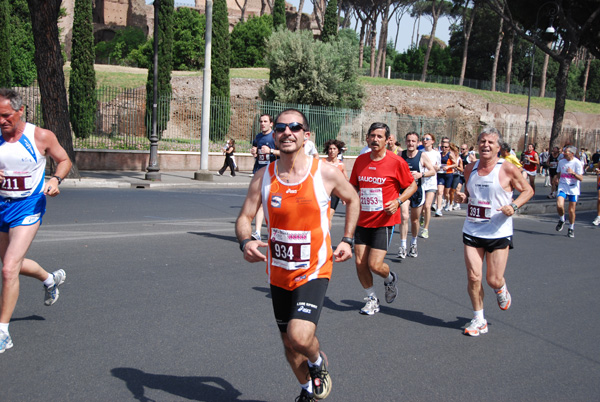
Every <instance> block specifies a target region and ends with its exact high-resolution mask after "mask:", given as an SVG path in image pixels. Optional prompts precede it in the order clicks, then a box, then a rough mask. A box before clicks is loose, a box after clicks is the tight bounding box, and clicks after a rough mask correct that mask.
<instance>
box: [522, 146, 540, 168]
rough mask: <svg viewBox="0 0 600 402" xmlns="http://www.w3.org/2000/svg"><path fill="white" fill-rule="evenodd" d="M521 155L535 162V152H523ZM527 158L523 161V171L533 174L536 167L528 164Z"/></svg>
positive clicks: (530, 163) (531, 163)
mask: <svg viewBox="0 0 600 402" xmlns="http://www.w3.org/2000/svg"><path fill="white" fill-rule="evenodd" d="M523 154H524V155H525V156H528V157H529V158H531V160H535V156H536V155H537V152H535V151H531V152H524V153H523ZM529 158H524V159H523V169H525V170H527V171H529V172H535V170H536V169H537V165H536V164H535V163H533V162H530V161H529V160H530V159H529ZM538 159H539V157H538Z"/></svg>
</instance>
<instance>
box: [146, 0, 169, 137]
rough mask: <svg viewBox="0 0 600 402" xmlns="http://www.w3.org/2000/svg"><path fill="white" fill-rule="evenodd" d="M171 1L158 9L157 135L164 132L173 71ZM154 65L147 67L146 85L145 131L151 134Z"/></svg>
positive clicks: (167, 1) (161, 2)
mask: <svg viewBox="0 0 600 402" xmlns="http://www.w3.org/2000/svg"><path fill="white" fill-rule="evenodd" d="M173 6H174V4H173V0H161V1H160V2H159V9H158V20H159V22H158V27H157V28H158V94H157V95H158V96H157V99H158V103H159V107H158V116H157V135H158V137H159V138H160V137H161V135H162V132H163V131H165V130H166V128H167V123H168V122H169V115H170V105H169V101H170V97H171V93H172V92H173V89H172V87H171V71H172V70H173ZM153 84H154V63H150V65H149V67H148V81H147V83H146V94H147V98H146V129H147V132H148V137H150V135H151V133H152V106H153V99H154V85H153Z"/></svg>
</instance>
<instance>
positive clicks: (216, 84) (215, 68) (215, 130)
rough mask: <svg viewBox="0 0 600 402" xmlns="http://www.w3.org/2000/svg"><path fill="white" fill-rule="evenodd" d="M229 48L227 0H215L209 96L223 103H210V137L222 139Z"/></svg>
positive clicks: (227, 108)
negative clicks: (219, 99) (221, 100)
mask: <svg viewBox="0 0 600 402" xmlns="http://www.w3.org/2000/svg"><path fill="white" fill-rule="evenodd" d="M230 65H231V50H230V44H229V16H228V14H227V1H226V0H215V2H214V5H213V26H212V56H211V74H212V75H211V85H210V94H211V97H219V98H221V99H223V100H224V103H216V102H214V103H211V110H210V116H211V119H210V133H211V139H213V140H222V139H223V138H225V136H226V135H227V130H228V129H229V121H230V115H231V111H230V110H231V108H230V105H229V94H230V89H229V84H230V79H229V67H230Z"/></svg>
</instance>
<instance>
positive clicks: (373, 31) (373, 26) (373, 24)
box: [370, 12, 377, 77]
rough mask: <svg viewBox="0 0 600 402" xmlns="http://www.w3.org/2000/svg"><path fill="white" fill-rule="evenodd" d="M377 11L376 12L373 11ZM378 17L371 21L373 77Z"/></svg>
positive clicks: (372, 72) (373, 74)
mask: <svg viewBox="0 0 600 402" xmlns="http://www.w3.org/2000/svg"><path fill="white" fill-rule="evenodd" d="M373 13H375V12H373ZM376 21H377V18H374V19H373V21H371V66H370V67H371V75H370V76H371V77H375V58H376V57H377V56H376V53H375V52H376V50H375V46H377V24H376Z"/></svg>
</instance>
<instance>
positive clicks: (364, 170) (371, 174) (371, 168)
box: [350, 123, 417, 315]
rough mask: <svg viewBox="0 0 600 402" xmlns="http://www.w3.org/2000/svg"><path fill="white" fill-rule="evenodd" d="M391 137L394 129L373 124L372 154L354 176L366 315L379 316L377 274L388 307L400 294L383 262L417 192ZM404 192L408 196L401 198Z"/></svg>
mask: <svg viewBox="0 0 600 402" xmlns="http://www.w3.org/2000/svg"><path fill="white" fill-rule="evenodd" d="M389 137H390V128H389V127H388V126H387V125H386V124H384V123H373V124H371V127H369V130H368V133H367V143H368V144H369V146H370V147H371V152H369V153H366V154H363V155H359V156H358V158H356V162H354V167H353V169H352V174H351V175H350V184H352V185H353V186H354V188H356V190H357V191H358V192H359V194H360V216H359V219H358V226H357V228H356V233H355V241H356V245H355V253H356V271H357V274H358V279H359V281H360V283H361V285H362V286H363V288H364V290H365V293H366V297H365V301H366V304H365V306H364V307H363V308H362V309H361V310H360V313H361V314H365V315H373V314H375V313H377V312H379V299H378V298H377V295H376V293H375V290H374V288H373V273H375V274H376V275H378V276H380V277H382V278H383V279H384V286H385V301H386V302H387V303H391V302H393V301H394V299H395V298H396V296H397V294H398V285H397V283H398V276H397V275H396V274H395V273H393V272H391V271H390V267H389V265H388V264H386V263H384V262H383V260H384V258H385V256H386V254H387V249H388V247H389V242H390V237H391V235H392V229H393V228H394V226H395V225H397V224H400V223H401V212H400V205H401V204H402V203H403V202H404V201H406V200H408V199H409V198H410V197H411V196H412V195H413V194H414V193H415V191H417V184H416V183H415V179H414V178H413V176H412V174H411V173H410V169H409V167H408V164H407V163H406V162H405V161H404V159H402V158H401V157H399V156H398V155H395V154H394V153H392V152H391V151H389V150H387V149H386V141H387V139H388V138H389ZM402 189H404V192H402V194H401V195H399V193H400V192H401V190H402Z"/></svg>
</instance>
